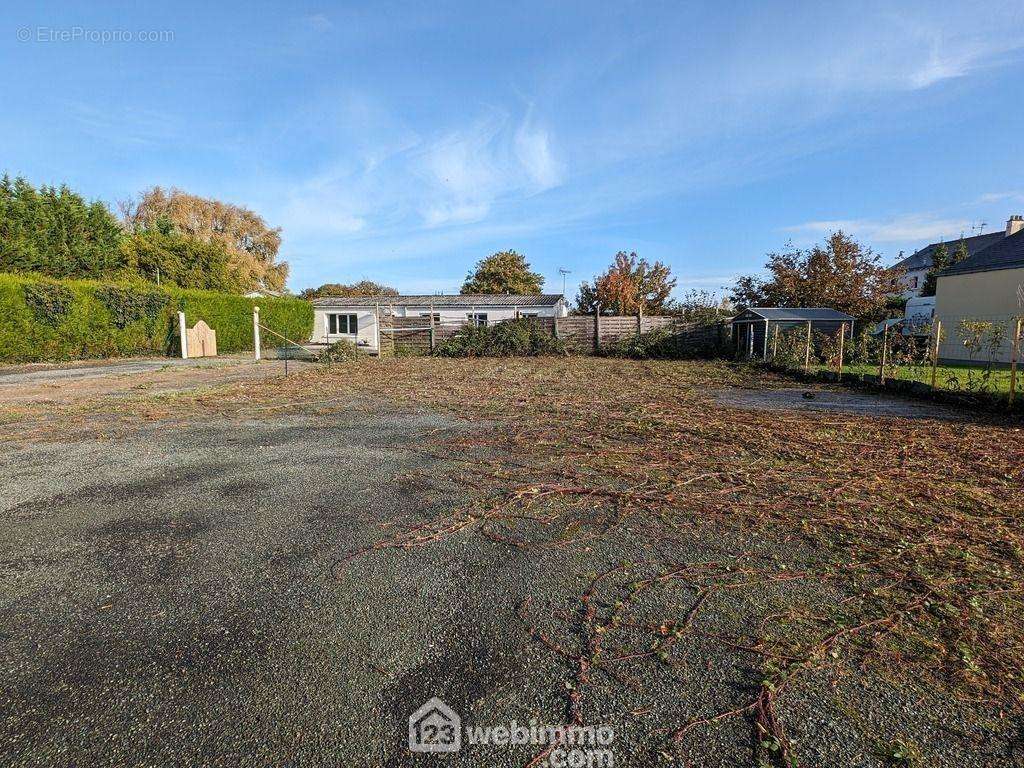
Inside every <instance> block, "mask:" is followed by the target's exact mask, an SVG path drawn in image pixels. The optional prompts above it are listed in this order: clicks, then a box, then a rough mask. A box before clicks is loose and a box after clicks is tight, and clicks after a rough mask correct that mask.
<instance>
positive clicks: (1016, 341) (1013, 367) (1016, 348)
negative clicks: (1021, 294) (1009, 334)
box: [1010, 317, 1021, 408]
mask: <svg viewBox="0 0 1024 768" xmlns="http://www.w3.org/2000/svg"><path fill="white" fill-rule="evenodd" d="M1020 326H1021V318H1019V317H1018V318H1017V322H1016V325H1015V327H1014V330H1013V352H1012V354H1011V356H1010V407H1011V408H1012V407H1013V398H1014V396H1015V395H1016V394H1017V358H1018V357H1019V356H1020Z"/></svg>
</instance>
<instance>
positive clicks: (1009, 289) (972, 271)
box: [935, 216, 1024, 363]
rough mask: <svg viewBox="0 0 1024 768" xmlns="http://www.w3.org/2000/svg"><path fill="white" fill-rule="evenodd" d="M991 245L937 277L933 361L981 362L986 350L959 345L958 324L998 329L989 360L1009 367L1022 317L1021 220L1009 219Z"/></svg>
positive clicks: (1023, 236)
mask: <svg viewBox="0 0 1024 768" xmlns="http://www.w3.org/2000/svg"><path fill="white" fill-rule="evenodd" d="M998 234H999V238H998V240H997V241H995V242H994V243H993V244H991V245H989V246H988V247H987V248H984V249H983V250H981V251H978V252H976V253H975V254H974V255H973V256H971V257H969V258H967V259H964V260H963V261H961V262H960V263H959V264H955V265H953V266H952V267H950V268H949V269H946V270H943V272H942V273H940V274H939V279H938V282H937V284H936V290H935V318H936V319H937V320H940V321H942V329H943V336H944V337H945V338H944V340H942V342H941V344H940V346H939V357H940V358H941V359H942V360H945V361H949V362H970V361H974V362H986V361H987V360H988V357H989V353H988V351H987V350H983V351H981V352H977V351H974V352H972V350H971V349H969V347H968V346H967V345H965V344H964V338H963V334H962V333H961V332H960V324H961V322H962V321H964V320H966V321H982V322H987V323H992V324H993V325H998V326H1000V327H1001V328H1002V333H1001V334H999V336H1001V343H1000V344H998V345H997V349H996V350H995V354H994V355H993V359H994V360H995V361H996V362H1000V363H1008V362H1010V356H1011V350H1012V339H1013V333H1014V327H1015V325H1016V319H1017V317H1019V316H1021V315H1024V217H1021V216H1013V217H1011V218H1010V220H1009V221H1008V222H1007V223H1006V230H1005V232H1000V233H998Z"/></svg>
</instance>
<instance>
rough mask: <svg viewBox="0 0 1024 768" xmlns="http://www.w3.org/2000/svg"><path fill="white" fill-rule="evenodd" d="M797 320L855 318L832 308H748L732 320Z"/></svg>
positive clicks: (837, 320)
mask: <svg viewBox="0 0 1024 768" xmlns="http://www.w3.org/2000/svg"><path fill="white" fill-rule="evenodd" d="M757 319H761V320H778V321H786V320H797V321H800V322H806V321H808V320H820V321H823V322H837V323H848V322H851V321H853V319H854V318H853V316H852V315H848V314H846V313H845V312H840V311H839V310H838V309H831V308H830V307H748V308H747V309H745V310H743V311H742V312H740V313H739V314H738V315H736V317H734V318H733V319H732V322H734V323H735V322H737V321H741V320H757Z"/></svg>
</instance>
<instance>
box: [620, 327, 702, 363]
mask: <svg viewBox="0 0 1024 768" xmlns="http://www.w3.org/2000/svg"><path fill="white" fill-rule="evenodd" d="M683 351H684V350H683V347H682V346H681V345H680V344H679V339H678V337H677V336H676V335H675V334H673V333H670V332H669V331H668V330H666V329H664V328H656V329H655V330H653V331H647V332H646V333H640V334H637V335H636V336H632V337H630V338H628V339H620V340H619V341H616V342H612V343H611V344H608V345H605V346H604V347H603V348H602V349H601V353H602V354H604V355H606V356H607V357H628V358H632V359H634V360H674V359H678V358H681V357H683V356H684V355H683Z"/></svg>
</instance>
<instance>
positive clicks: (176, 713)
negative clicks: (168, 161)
mask: <svg viewBox="0 0 1024 768" xmlns="http://www.w3.org/2000/svg"><path fill="white" fill-rule="evenodd" d="M275 366H276V367H275ZM217 370H218V373H217V374H216V375H215V376H214V375H212V374H211V375H210V376H209V377H208V378H207V377H197V378H190V371H189V370H188V369H186V368H181V367H178V368H174V369H173V370H164V371H159V372H153V373H148V372H141V373H138V374H137V375H135V376H133V383H132V384H131V386H130V387H128V388H125V387H115V386H113V385H112V386H111V388H110V390H109V391H104V390H103V388H102V387H101V386H100V385H99V384H98V383H97V382H98V381H100V380H97V379H88V380H81V381H80V382H79V384H80V386H82V387H83V389H82V391H81V392H80V393H79V395H78V396H76V395H75V394H74V392H73V390H69V389H67V387H74V386H76V384H75V383H74V382H72V381H63V382H62V383H61V385H60V386H61V390H60V392H61V395H60V397H53V396H52V393H48V391H47V390H46V388H45V387H40V389H39V392H38V396H37V397H35V398H33V397H32V393H31V392H26V391H25V390H23V389H21V390H19V392H20V395H19V397H18V399H17V402H16V403H11V402H10V401H9V400H7V399H6V398H3V391H4V384H3V378H2V377H0V400H2V402H3V406H2V410H0V419H2V420H3V424H4V429H3V432H2V441H0V489H2V493H0V498H2V502H0V636H2V638H3V642H2V643H0V668H2V669H3V670H4V685H3V687H2V689H0V747H2V754H3V761H2V762H3V763H4V764H11V765H26V766H28V765H33V766H34V765H38V766H43V765H46V766H51V765H69V766H70V765H85V764H95V765H152V764H166V763H174V764H181V765H225V766H227V765H252V766H256V765H260V766H262V765H268V764H295V765H389V766H399V765H409V764H416V765H420V764H422V765H427V764H437V763H438V762H439V761H440V760H442V759H446V762H449V763H450V764H452V765H481V766H483V765H487V766H491V765H498V766H525V765H542V764H550V760H551V757H552V756H553V752H550V751H548V749H547V747H545V746H543V745H533V744H529V745H512V746H495V745H487V746H485V745H480V744H472V743H468V741H464V743H463V747H462V749H461V750H460V752H459V753H458V754H457V755H452V756H450V757H448V758H440V757H438V756H432V755H413V754H411V753H410V752H409V750H408V745H407V737H408V718H409V716H410V714H412V713H413V712H414V711H415V710H416V709H417V708H418V707H420V706H421V705H422V704H424V702H426V701H428V700H429V699H431V698H432V697H434V696H437V697H440V698H441V699H443V700H444V701H445V702H447V704H449V705H451V707H452V708H453V709H454V710H455V711H456V712H457V713H458V714H460V715H461V716H462V719H463V724H465V725H469V726H471V727H476V726H500V725H508V724H510V723H511V722H513V721H515V722H517V723H519V724H529V723H530V722H531V721H534V722H536V723H538V724H543V725H549V726H559V725H594V726H597V725H606V726H611V727H612V728H613V729H614V739H613V741H612V743H611V750H612V752H613V754H614V760H615V762H614V764H615V765H642V766H645V765H659V764H664V765H695V766H697V765H699V766H747V765H749V766H761V765H768V766H781V765H788V766H792V765H803V766H892V765H904V766H907V765H919V766H957V767H959V766H964V765H986V766H1014V765H1020V764H1022V762H1024V732H1022V730H1021V729H1022V720H1021V712H1022V707H1024V698H1022V697H1024V681H1022V678H1021V675H1022V674H1024V661H1022V659H1024V644H1022V638H1024V629H1022V627H1021V623H1020V616H1021V615H1024V614H1022V611H1024V600H1022V596H1021V589H1022V586H1021V585H1022V583H1024V581H1022V577H1024V531H1022V528H1024V523H1022V512H1024V509H1022V507H1024V502H1022V499H1021V495H1020V492H1019V489H1020V487H1021V482H1022V480H1024V477H1022V475H1024V462H1022V459H1024V452H1022V451H1021V447H1020V442H1021V432H1020V431H1019V427H1018V425H1017V423H1015V422H1009V421H1000V420H999V419H997V418H995V417H992V416H986V417H966V416H964V415H962V414H961V415H960V416H959V417H958V418H934V417H933V416H932V415H927V414H921V413H914V414H912V415H913V418H907V417H906V414H903V413H901V412H899V411H885V410H878V409H874V410H866V411H863V412H861V411H857V410H856V409H854V410H850V409H832V408H827V409H817V410H812V409H805V408H790V407H786V408H768V409H765V408H751V407H748V406H749V403H745V402H733V401H728V400H726V401H723V400H722V399H721V397H722V393H723V392H731V393H734V394H735V393H759V392H767V391H770V390H771V391H774V390H780V389H785V388H792V384H791V383H790V384H787V383H785V382H784V381H782V380H780V379H774V378H770V377H767V376H765V375H764V374H761V373H758V372H756V371H754V370H752V369H744V368H738V367H734V366H730V365H725V364H717V363H703V362H694V363H679V362H629V361H616V360H601V359H571V358H570V359H543V360H438V359H393V360H360V361H357V362H354V363H351V364H343V365H336V366H334V368H333V369H331V370H330V371H325V370H322V369H319V368H313V367H307V368H305V369H302V370H301V371H300V372H299V373H298V374H297V375H291V376H289V377H288V378H287V379H285V378H283V377H282V376H280V373H281V368H280V364H279V363H267V364H265V365H263V366H251V365H249V364H245V363H242V362H239V363H238V364H237V365H234V366H225V367H223V368H218V369H217ZM254 370H255V371H257V372H258V373H256V374H254V373H253V371H254ZM149 377H159V387H158V389H159V391H156V392H154V391H152V390H151V389H148V388H147V387H145V386H140V385H145V384H147V383H150V379H149ZM112 381H116V380H112ZM190 382H191V384H190ZM36 384H37V385H38V382H36ZM12 386H13V385H12ZM18 386H19V387H20V386H23V385H18ZM741 400H742V398H741Z"/></svg>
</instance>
